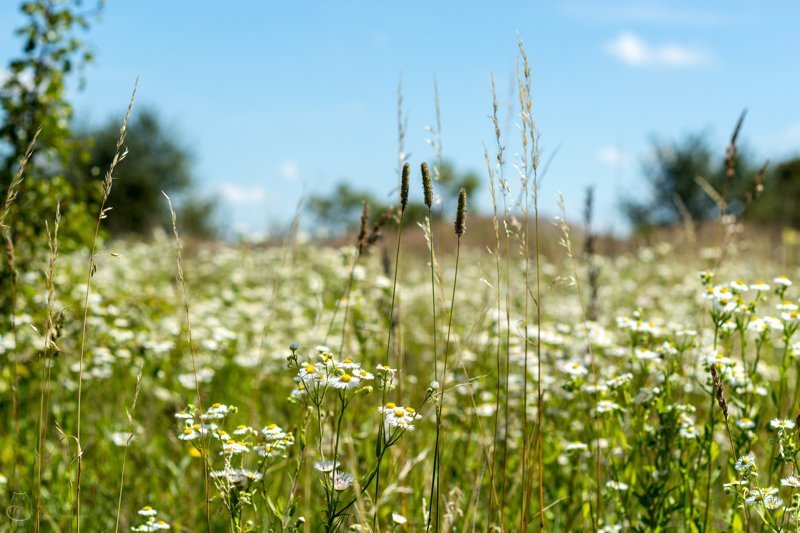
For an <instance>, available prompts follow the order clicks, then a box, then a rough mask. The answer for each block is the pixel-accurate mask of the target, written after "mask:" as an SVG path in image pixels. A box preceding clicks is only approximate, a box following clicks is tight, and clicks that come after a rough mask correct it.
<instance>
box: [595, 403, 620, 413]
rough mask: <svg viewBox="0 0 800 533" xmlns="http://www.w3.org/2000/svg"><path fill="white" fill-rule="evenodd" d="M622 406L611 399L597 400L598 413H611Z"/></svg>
mask: <svg viewBox="0 0 800 533" xmlns="http://www.w3.org/2000/svg"><path fill="white" fill-rule="evenodd" d="M619 409H621V408H620V406H619V404H618V403H617V402H612V401H610V400H600V401H599V402H597V412H598V413H601V414H602V413H611V412H613V411H618V410H619Z"/></svg>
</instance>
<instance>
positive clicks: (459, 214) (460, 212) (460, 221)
mask: <svg viewBox="0 0 800 533" xmlns="http://www.w3.org/2000/svg"><path fill="white" fill-rule="evenodd" d="M466 230H467V190H466V189H464V188H463V187H462V188H461V190H460V191H458V208H457V209H456V235H458V236H459V237H461V236H462V235H464V232H465V231H466Z"/></svg>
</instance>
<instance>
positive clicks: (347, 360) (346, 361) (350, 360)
mask: <svg viewBox="0 0 800 533" xmlns="http://www.w3.org/2000/svg"><path fill="white" fill-rule="evenodd" d="M342 362H343V363H347V364H350V363H352V362H353V360H352V359H350V358H347V359H345V360H344V361H342Z"/></svg>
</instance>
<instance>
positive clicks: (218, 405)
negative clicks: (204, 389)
mask: <svg viewBox="0 0 800 533" xmlns="http://www.w3.org/2000/svg"><path fill="white" fill-rule="evenodd" d="M211 407H213V408H214V409H219V408H220V407H222V404H218V403H215V404H214V405H212V406H211Z"/></svg>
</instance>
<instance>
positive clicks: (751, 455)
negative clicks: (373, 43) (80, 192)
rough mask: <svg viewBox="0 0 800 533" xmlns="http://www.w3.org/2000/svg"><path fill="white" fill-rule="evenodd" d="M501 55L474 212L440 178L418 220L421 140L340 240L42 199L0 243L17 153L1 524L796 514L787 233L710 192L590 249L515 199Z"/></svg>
mask: <svg viewBox="0 0 800 533" xmlns="http://www.w3.org/2000/svg"><path fill="white" fill-rule="evenodd" d="M521 54H522V59H523V61H522V63H521V64H522V69H521V73H520V79H519V93H520V94H519V96H520V107H521V112H520V115H519V131H520V133H521V135H520V138H519V152H518V153H519V154H520V155H519V156H517V160H515V161H514V162H508V161H506V160H505V158H504V155H503V154H504V153H505V150H506V147H505V145H504V143H505V140H504V139H501V133H500V131H501V128H500V126H499V120H498V119H497V109H498V105H497V103H496V101H495V102H494V106H493V107H494V116H493V121H494V129H495V134H496V139H497V146H496V149H495V153H493V154H491V155H490V153H489V151H488V150H487V152H486V162H487V169H486V170H487V172H486V174H487V178H488V179H487V181H488V185H489V189H490V192H491V197H492V200H493V213H492V216H490V217H487V216H483V217H480V216H473V217H472V218H469V219H468V215H467V198H466V193H465V192H464V190H463V189H462V192H461V194H460V195H459V197H458V199H457V200H456V201H455V202H453V203H455V204H456V205H457V207H456V209H455V212H454V213H446V212H445V213H442V216H441V217H439V218H437V217H434V216H433V214H434V211H437V212H438V211H439V210H440V205H441V204H439V203H438V199H437V198H436V196H435V180H436V177H437V169H438V165H439V163H440V162H441V158H440V157H437V158H436V159H437V161H438V162H437V163H434V164H433V165H432V167H431V169H429V168H428V165H427V164H425V163H421V164H420V167H419V169H420V170H419V171H418V173H417V171H416V169H414V170H413V171H412V169H411V166H409V165H408V164H406V165H404V166H402V167H401V168H402V170H401V171H400V172H399V173H398V174H399V176H398V178H399V182H400V183H399V194H398V198H397V206H395V207H394V208H393V209H392V210H391V212H390V213H388V214H387V213H384V214H382V215H379V216H378V217H373V218H370V217H369V213H368V209H367V208H366V206H365V208H364V213H363V216H362V220H361V226H360V230H359V232H358V235H357V237H356V238H354V239H352V241H351V244H348V245H343V246H332V245H330V244H326V243H322V242H316V241H313V240H308V239H307V238H304V237H303V236H302V234H301V233H300V232H299V231H297V229H298V226H297V225H295V226H293V228H294V229H293V230H292V231H291V232H289V233H288V234H287V235H286V238H285V241H284V242H283V243H282V244H274V245H270V246H267V245H263V246H252V245H246V244H240V245H234V244H225V243H184V241H183V240H182V239H181V238H180V235H179V228H180V221H179V220H178V221H176V220H175V216H174V214H173V230H174V238H173V236H171V235H170V236H168V235H166V234H164V235H161V236H156V237H155V238H154V239H153V240H152V241H149V242H146V243H142V242H138V241H134V240H116V241H104V240H103V239H102V238H97V237H96V238H95V241H94V242H93V243H92V245H91V247H90V250H83V251H82V252H81V251H79V252H71V253H60V251H59V237H58V229H59V215H58V211H57V212H56V213H54V218H53V220H51V221H48V223H47V225H46V226H45V228H46V233H47V236H48V240H49V250H48V249H47V248H45V249H42V250H38V251H34V252H33V253H32V254H29V255H28V256H23V254H19V256H16V255H15V253H14V250H15V248H14V243H13V240H12V238H11V236H10V235H11V233H10V232H8V231H7V229H8V228H9V226H8V225H6V222H10V223H12V224H13V221H11V220H10V219H7V216H8V215H9V212H10V211H9V206H10V205H11V204H12V203H13V202H14V200H15V195H16V192H15V187H16V186H18V185H19V183H20V179H21V178H20V176H21V175H22V171H23V169H24V161H23V164H22V165H21V166H20V172H19V175H18V176H17V177H16V178H15V180H14V181H12V183H11V186H10V188H9V191H8V193H7V198H6V202H5V204H4V205H3V207H2V209H0V229H2V230H3V235H4V237H6V241H5V242H6V245H5V251H6V256H5V259H4V261H3V268H4V271H3V272H4V275H5V277H4V278H3V280H4V283H5V285H4V286H3V288H2V291H3V292H2V294H3V295H4V298H3V304H4V307H3V308H4V309H7V316H3V317H2V319H1V320H2V324H3V328H4V329H3V330H2V331H1V332H0V335H1V336H0V398H2V401H1V402H0V503H2V511H3V512H4V514H2V515H0V524H1V526H0V530H3V531H6V530H9V531H40V530H52V531H81V530H85V531H92V532H94V531H112V530H114V531H119V530H132V531H160V530H170V529H171V530H175V531H187V532H188V531H232V532H237V533H238V532H244V531H248V532H249V531H287V532H291V531H326V532H330V531H347V530H349V531H375V532H377V531H394V530H398V531H401V530H410V531H425V532H428V531H448V532H449V531H453V532H455V531H461V532H466V531H533V530H542V529H549V530H553V531H623V530H632V531H653V530H657V531H661V530H667V529H675V530H682V531H715V530H737V531H738V530H752V531H756V530H758V531H784V530H797V529H798V527H799V526H800V490H798V489H800V473H798V472H797V469H798V466H799V465H798V453H800V438H799V432H800V410H799V409H798V399H799V398H798V395H800V338H798V335H797V329H798V325H800V315H798V305H799V304H800V300H798V296H800V295H798V289H797V286H796V285H793V281H792V280H796V281H800V268H798V262H797V258H796V257H794V255H796V254H795V252H796V251H792V250H791V249H783V248H780V247H774V246H770V243H769V239H768V238H765V237H764V236H762V235H759V236H755V237H748V236H747V235H746V234H743V233H741V232H739V230H740V229H741V227H740V221H739V220H738V219H737V217H734V216H733V215H732V214H731V213H729V212H727V211H726V204H725V202H724V200H725V199H724V197H723V198H721V201H720V202H719V203H720V214H721V216H720V220H719V221H718V222H715V223H713V224H711V223H709V225H708V226H711V227H708V226H707V227H706V228H705V229H706V231H705V233H702V232H701V233H699V234H695V233H694V232H693V230H692V231H688V230H687V232H686V235H683V234H680V235H679V234H678V233H677V232H676V233H675V234H674V235H673V236H672V238H670V239H666V240H664V242H661V243H660V244H653V245H649V246H644V245H639V246H637V245H636V244H635V243H634V242H633V241H631V242H630V243H625V244H624V246H622V247H617V248H621V249H623V250H627V251H619V250H617V251H614V253H605V254H604V253H599V252H598V248H599V247H600V246H599V243H598V242H595V241H596V237H595V236H594V235H592V233H591V231H588V229H590V227H591V225H590V224H589V222H590V221H591V201H587V204H586V214H585V219H586V222H587V223H586V224H584V228H583V230H582V231H580V232H578V231H577V230H576V229H575V228H573V227H571V226H570V225H568V224H567V222H566V219H567V218H568V217H567V213H566V210H565V209H564V207H563V205H564V204H563V201H562V203H561V206H562V213H561V216H560V217H558V218H557V219H555V220H552V219H549V218H548V217H546V216H544V215H542V214H540V213H539V207H538V200H539V198H538V194H539V183H540V179H541V174H540V168H539V161H538V158H539V152H538V141H537V139H538V130H537V129H536V127H535V124H534V122H533V119H532V110H531V106H532V104H531V96H530V95H531V88H530V79H531V75H530V70H529V68H528V65H527V61H526V60H525V56H524V50H521ZM129 113H130V108H129ZM126 120H127V118H126ZM435 137H436V136H435ZM124 138H125V126H124V125H123V128H122V130H121V134H120V140H119V142H118V143H117V157H115V158H114V162H113V163H112V165H111V168H110V169H109V170H108V171H107V173H106V175H105V178H104V180H103V202H102V205H101V207H100V211H99V213H98V217H97V230H96V233H95V235H96V236H100V237H102V234H101V232H100V228H101V226H102V222H103V220H105V218H107V217H108V216H113V212H112V211H111V210H110V204H107V200H109V198H110V190H111V188H112V185H113V179H112V174H113V171H114V166H115V165H116V164H117V163H119V162H120V161H121V160H122V159H123V158H124V156H125V152H124V149H123V146H124ZM432 144H433V145H434V149H435V151H437V155H438V156H440V155H441V154H440V153H438V150H439V149H440V145H437V144H436V142H434V143H432ZM32 146H33V144H32ZM728 154H729V156H730V155H731V154H733V155H735V135H734V137H733V140H732V142H731V146H730V147H729V151H728ZM728 160H729V161H733V160H734V157H733V156H731V157H729V158H728ZM400 162H401V164H402V163H403V162H404V159H403V157H402V150H401V158H400ZM730 170H731V174H732V173H733V166H732V164H731V167H730ZM512 173H513V174H515V177H514V179H513V180H512V179H511V178H510V176H511V174H512ZM417 176H421V181H422V187H419V185H418V183H419V181H420V180H419V179H418V178H417ZM412 179H413V182H412V181H411V180H412ZM412 183H414V185H415V187H414V189H415V190H419V189H421V191H422V196H423V198H424V204H425V206H426V208H427V216H425V217H423V218H424V219H423V220H404V216H410V215H407V214H406V207H407V206H408V201H409V194H410V192H409V191H410V187H411V184H412ZM758 184H759V185H760V182H759V183H758ZM712 192H713V191H712ZM449 200H455V199H448V201H449ZM167 201H169V199H167ZM748 202H749V200H748ZM445 205H448V203H447V202H446V203H445ZM571 215H572V216H574V213H571ZM439 219H444V220H454V222H455V223H454V225H453V226H450V225H449V224H447V225H445V224H442V223H437V224H433V225H432V222H431V221H432V220H439ZM404 222H406V223H408V224H404ZM553 222H555V226H554V225H553V224H552V223H553ZM43 226H44V224H43ZM404 228H405V229H404ZM587 228H588V229H587ZM468 229H469V230H468ZM472 236H477V238H473V237H472ZM413 243H416V245H412V244H413ZM420 243H422V244H421V245H420ZM559 244H560V246H559ZM25 245H26V243H23V242H19V243H17V246H18V247H17V250H22V249H24V247H25ZM609 250H610V248H609ZM600 251H602V250H600ZM17 259H19V260H17Z"/></svg>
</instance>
